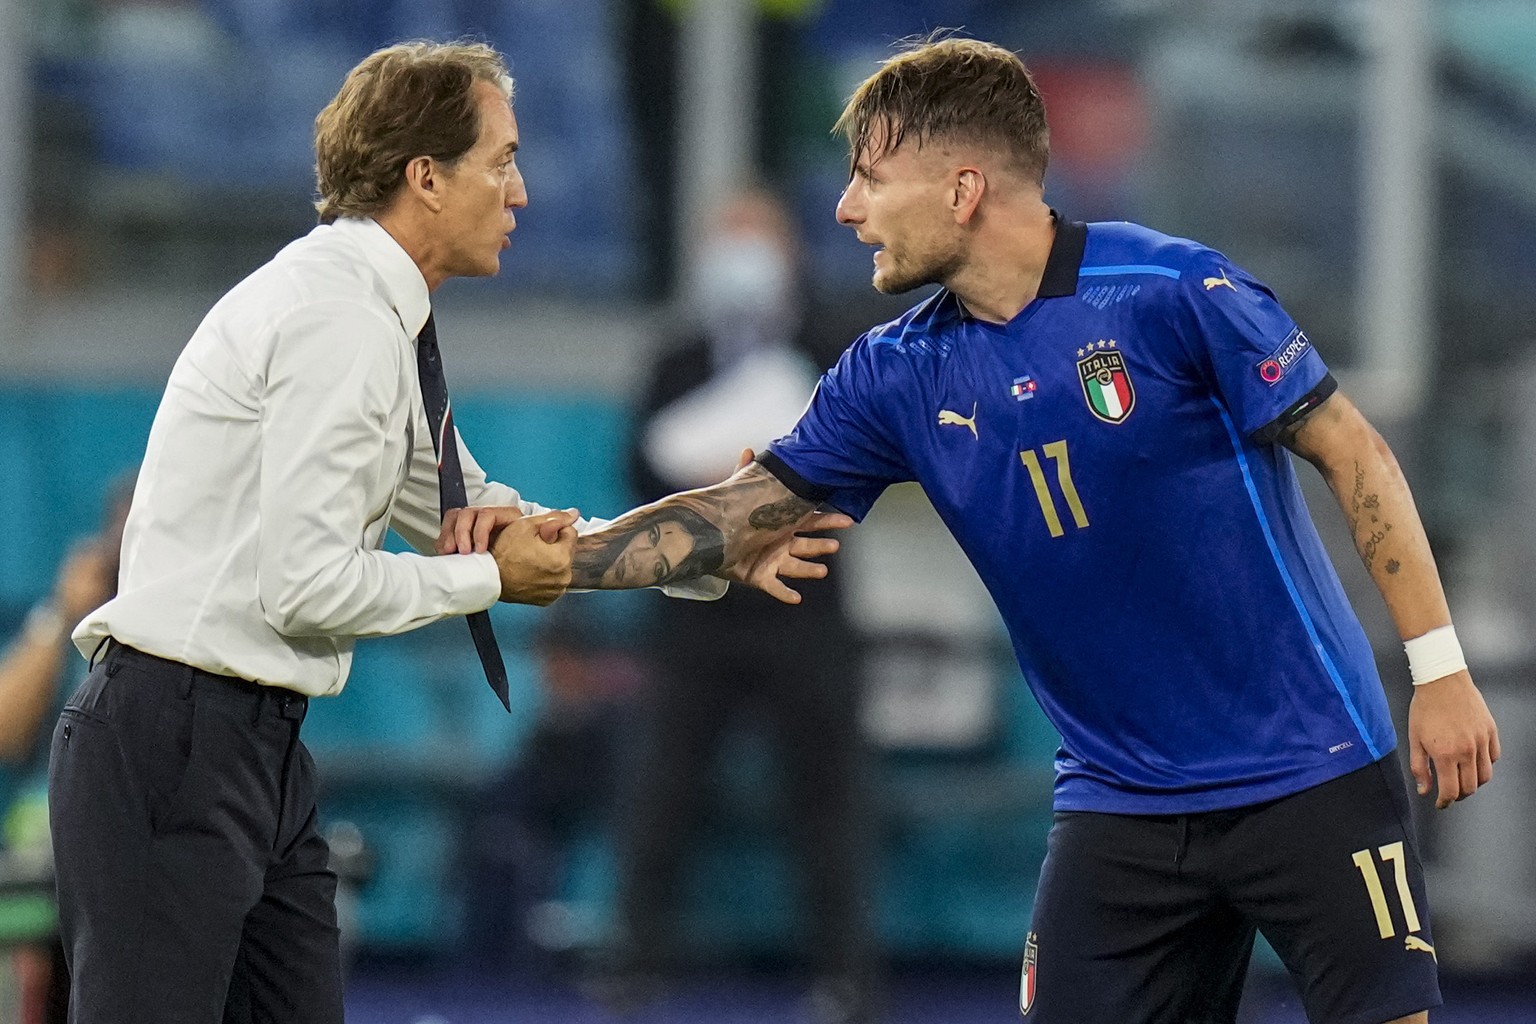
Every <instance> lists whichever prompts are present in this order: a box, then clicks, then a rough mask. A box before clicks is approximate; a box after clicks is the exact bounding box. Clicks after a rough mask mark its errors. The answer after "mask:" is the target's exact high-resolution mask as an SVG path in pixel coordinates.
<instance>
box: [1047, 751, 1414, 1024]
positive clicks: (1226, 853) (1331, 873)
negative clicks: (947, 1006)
mask: <svg viewBox="0 0 1536 1024" xmlns="http://www.w3.org/2000/svg"><path fill="white" fill-rule="evenodd" d="M1256 930H1257V931H1259V932H1262V933H1263V935H1264V937H1265V938H1266V939H1268V940H1269V943H1270V945H1271V946H1273V947H1274V948H1275V951H1276V952H1277V953H1279V955H1280V959H1281V960H1282V961H1283V962H1284V963H1285V966H1286V968H1287V969H1288V970H1289V971H1290V974H1291V976H1292V977H1293V978H1294V979H1295V981H1296V984H1297V987H1298V988H1299V989H1300V991H1301V997H1302V1004H1303V1005H1304V1006H1305V1007H1306V1011H1307V1019H1308V1020H1309V1021H1312V1022H1313V1024H1382V1022H1383V1021H1390V1020H1394V1019H1396V1018H1398V1017H1402V1016H1406V1015H1407V1014H1410V1013H1416V1012H1418V1011H1420V1010H1425V1009H1428V1008H1430V1007H1433V1006H1439V1005H1440V986H1439V981H1438V976H1437V970H1436V967H1437V964H1436V958H1435V952H1434V938H1433V937H1432V935H1431V933H1430V928H1429V908H1428V904H1427V902H1426V900H1425V896H1424V870H1423V865H1422V864H1421V863H1420V861H1419V851H1418V843H1417V840H1416V839H1415V837H1414V833H1413V827H1412V822H1411V818H1410V816H1409V806H1408V791H1407V786H1406V784H1405V783H1404V780H1403V775H1402V772H1401V770H1400V769H1399V767H1398V764H1397V759H1396V757H1395V756H1392V755H1388V756H1387V757H1385V758H1383V759H1382V760H1380V761H1377V762H1376V763H1375V764H1373V765H1368V766H1367V767H1365V768H1361V769H1359V770H1357V771H1354V772H1351V773H1350V774H1348V775H1345V776H1342V777H1340V778H1337V779H1334V780H1332V781H1330V782H1325V783H1323V784H1322V785H1320V786H1314V787H1313V788H1311V789H1308V790H1304V791H1303V792H1300V793H1296V794H1294V795H1292V796H1288V797H1283V798H1281V799H1279V800H1273V801H1270V802H1268V803H1263V804H1257V805H1254V806H1251V807H1243V808H1238V809H1236V810H1230V811H1211V812H1206V813H1202V814H1189V815H1147V816H1142V815H1126V814H1098V813H1084V812H1063V813H1059V814H1057V815H1056V821H1055V824H1054V825H1053V826H1052V828H1051V834H1050V841H1049V845H1048V849H1047V853H1046V858H1045V864H1044V866H1043V867H1042V868H1041V872H1040V887H1039V891H1038V893H1037V894H1036V898H1035V910H1034V920H1033V922H1032V924H1031V931H1030V934H1029V938H1028V941H1027V943H1026V947H1025V952H1024V972H1023V977H1022V979H1021V985H1020V994H1019V1008H1020V1010H1021V1011H1023V1013H1024V1016H1025V1020H1026V1021H1027V1022H1028V1024H1230V1022H1232V1021H1234V1020H1235V1019H1236V1016H1237V1006H1238V999H1239V997H1240V996H1241V994H1242V984H1243V977H1244V975H1245V973H1246V972H1247V967H1248V960H1249V956H1250V954H1251V953H1252V951H1253V938H1254V932H1255V931H1256Z"/></svg>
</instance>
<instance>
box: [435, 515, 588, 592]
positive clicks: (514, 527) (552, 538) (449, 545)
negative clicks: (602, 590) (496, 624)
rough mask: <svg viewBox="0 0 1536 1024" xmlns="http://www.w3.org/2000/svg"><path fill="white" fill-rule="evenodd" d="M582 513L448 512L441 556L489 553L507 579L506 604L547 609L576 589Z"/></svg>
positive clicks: (440, 536)
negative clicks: (574, 569) (575, 556)
mask: <svg viewBox="0 0 1536 1024" xmlns="http://www.w3.org/2000/svg"><path fill="white" fill-rule="evenodd" d="M579 515H580V513H579V512H577V511H576V509H573V508H568V509H563V510H554V511H549V512H542V513H540V514H539V515H536V516H526V515H523V510H522V509H520V508H518V507H517V506H516V505H491V506H482V507H480V508H452V509H449V510H448V511H447V512H445V513H443V529H442V532H441V533H439V534H438V537H437V553H438V554H440V555H451V554H461V555H467V554H471V553H481V552H489V553H490V555H491V557H492V558H494V559H496V571H497V572H498V573H499V574H500V576H501V600H503V601H510V602H513V603H515V604H533V605H539V606H541V607H542V606H544V605H547V604H551V603H553V602H554V601H555V600H556V599H557V598H558V597H560V595H562V594H564V593H565V591H566V589H567V588H568V587H570V585H571V556H572V555H573V554H574V553H575V551H576V520H577V518H578V517H579Z"/></svg>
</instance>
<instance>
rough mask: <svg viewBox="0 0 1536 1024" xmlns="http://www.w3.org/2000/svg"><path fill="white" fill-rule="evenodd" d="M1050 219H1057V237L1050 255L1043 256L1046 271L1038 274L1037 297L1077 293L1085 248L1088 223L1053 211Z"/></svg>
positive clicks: (1058, 296) (1049, 297) (1056, 297)
mask: <svg viewBox="0 0 1536 1024" xmlns="http://www.w3.org/2000/svg"><path fill="white" fill-rule="evenodd" d="M1051 220H1053V221H1055V222H1056V240H1055V241H1053V242H1052V243H1051V254H1050V255H1049V256H1047V257H1046V258H1045V272H1044V273H1042V274H1041V275H1040V290H1039V291H1038V292H1037V293H1036V297H1037V298H1042V299H1059V298H1061V297H1062V296H1064V295H1075V294H1077V276H1078V271H1079V270H1081V269H1082V266H1083V251H1084V250H1085V249H1087V247H1088V225H1087V224H1084V223H1082V222H1081V221H1075V220H1063V219H1062V217H1061V215H1060V214H1059V213H1057V212H1056V211H1055V210H1052V211H1051Z"/></svg>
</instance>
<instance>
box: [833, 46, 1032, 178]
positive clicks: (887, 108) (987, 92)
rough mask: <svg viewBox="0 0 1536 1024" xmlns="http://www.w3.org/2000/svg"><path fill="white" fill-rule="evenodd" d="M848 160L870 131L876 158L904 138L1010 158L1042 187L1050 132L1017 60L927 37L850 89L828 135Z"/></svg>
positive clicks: (865, 144) (995, 50)
mask: <svg viewBox="0 0 1536 1024" xmlns="http://www.w3.org/2000/svg"><path fill="white" fill-rule="evenodd" d="M834 130H836V131H840V132H842V133H843V134H844V135H845V136H847V138H848V143H849V145H850V147H851V148H852V155H853V159H855V160H857V159H858V158H859V156H860V154H863V153H865V150H867V149H868V148H869V146H870V144H871V142H872V141H873V136H874V134H875V133H876V132H882V133H884V134H883V135H882V136H881V138H880V140H879V141H880V143H881V146H880V151H879V152H877V153H868V154H866V155H868V156H870V157H879V156H882V155H884V154H886V153H890V152H892V151H894V150H895V149H896V147H898V146H899V145H901V143H902V140H903V139H906V138H911V139H913V140H914V141H915V142H916V143H917V145H919V146H923V145H926V144H928V143H929V142H941V143H942V142H966V143H974V144H977V145H981V146H985V147H987V148H988V149H992V150H995V151H996V152H998V153H1000V154H1002V155H1003V156H1006V157H1008V158H1009V159H1011V160H1012V161H1013V163H1014V165H1015V166H1016V168H1017V169H1018V170H1019V172H1020V173H1022V174H1024V175H1026V176H1028V177H1029V178H1030V179H1031V180H1033V181H1035V182H1036V183H1040V184H1043V183H1044V181H1045V167H1046V163H1047V162H1048V161H1049V159H1050V129H1049V128H1048V127H1047V126H1046V123H1045V104H1044V103H1043V102H1042V101H1041V99H1040V91H1039V90H1038V89H1036V88H1035V81H1034V79H1033V78H1031V77H1030V74H1029V70H1028V69H1027V68H1025V67H1024V62H1023V61H1022V60H1020V59H1019V57H1018V55H1017V54H1015V53H1013V52H1011V51H1009V50H1005V49H1004V48H1003V47H1001V46H998V45H996V44H994V43H985V42H982V41H981V40H979V39H962V38H958V37H949V38H932V37H930V38H927V39H922V40H915V41H911V42H908V43H906V44H905V45H904V47H903V49H902V50H901V51H900V52H898V53H896V54H895V55H894V56H892V57H890V58H888V59H887V60H886V61H885V62H884V63H883V64H881V65H880V69H879V70H878V71H876V72H875V73H874V74H873V75H870V76H869V77H868V78H866V79H865V80H864V81H863V82H862V83H860V85H859V87H858V88H857V89H855V90H854V93H853V95H852V96H851V97H850V98H849V100H848V105H847V106H846V107H844V108H843V113H842V116H841V117H839V118H838V119H837V125H836V128H835V129H834Z"/></svg>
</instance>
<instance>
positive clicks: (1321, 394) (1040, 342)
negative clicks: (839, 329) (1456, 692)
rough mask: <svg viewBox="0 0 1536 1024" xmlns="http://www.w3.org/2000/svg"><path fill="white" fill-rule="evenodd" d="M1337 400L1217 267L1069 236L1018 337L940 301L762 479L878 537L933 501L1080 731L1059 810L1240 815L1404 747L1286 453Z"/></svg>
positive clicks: (826, 386) (1189, 247)
mask: <svg viewBox="0 0 1536 1024" xmlns="http://www.w3.org/2000/svg"><path fill="white" fill-rule="evenodd" d="M1333 388H1334V384H1333V378H1332V377H1331V376H1330V375H1329V374H1328V370H1327V367H1325V366H1324V364H1323V361H1322V358H1321V357H1320V356H1319V355H1318V353H1317V352H1316V351H1315V350H1314V349H1313V348H1312V345H1311V342H1310V340H1309V339H1308V338H1307V336H1306V334H1304V333H1303V332H1302V331H1301V329H1300V328H1298V327H1297V326H1296V324H1295V323H1294V322H1293V321H1292V320H1291V318H1290V317H1289V316H1287V315H1286V313H1285V312H1284V310H1282V309H1281V308H1280V305H1279V303H1278V302H1276V300H1275V297H1274V295H1273V294H1272V293H1271V292H1270V291H1269V289H1268V288H1266V287H1265V286H1264V285H1262V284H1260V283H1259V282H1258V281H1256V280H1254V279H1253V278H1252V277H1250V276H1249V275H1247V274H1245V273H1244V272H1243V271H1242V270H1240V269H1239V268H1238V267H1236V266H1234V265H1233V264H1232V263H1230V262H1229V261H1228V260H1227V259H1226V258H1225V257H1223V256H1222V255H1221V254H1220V253H1218V252H1215V251H1213V250H1211V249H1209V248H1206V247H1204V246H1201V245H1198V244H1196V243H1194V242H1190V241H1187V240H1184V239H1179V238H1171V237H1168V236H1166V235H1162V234H1158V233H1157V232H1154V231H1151V230H1148V229H1147V228H1143V227H1140V226H1137V225H1134V224H1125V223H1102V224H1100V223H1095V224H1091V225H1083V224H1074V223H1069V222H1066V221H1058V224H1057V233H1056V240H1055V243H1054V245H1053V248H1052V251H1051V254H1050V258H1049V261H1048V263H1047V265H1046V268H1045V274H1044V278H1043V280H1042V282H1041V287H1040V292H1039V296H1038V297H1037V298H1036V299H1035V300H1034V301H1033V302H1031V303H1030V304H1029V305H1028V306H1026V307H1025V308H1024V309H1023V310H1022V311H1021V312H1020V313H1019V314H1018V316H1016V317H1014V318H1013V320H1012V321H1010V322H1009V323H1007V324H1003V325H998V324H990V323H985V322H982V321H979V320H976V319H975V318H973V317H970V316H968V315H966V313H965V311H964V310H963V308H961V306H960V304H959V302H958V301H957V300H956V298H955V297H954V296H953V295H952V294H950V293H949V292H947V291H940V292H939V293H937V294H936V295H934V296H933V297H932V298H930V299H928V300H927V301H925V302H923V303H921V304H920V305H918V306H916V307H915V308H913V309H912V310H911V311H909V312H908V313H907V314H906V315H904V316H903V317H901V318H900V319H899V320H896V321H894V322H892V323H889V324H886V325H885V326H883V327H878V328H876V329H874V330H872V331H870V332H869V333H868V334H866V335H864V336H863V337H861V338H860V339H859V340H858V341H857V342H855V343H854V344H853V346H852V347H851V348H849V349H848V351H847V352H845V353H844V354H843V356H842V358H841V359H840V360H839V361H838V364H837V366H836V367H835V368H833V369H832V370H831V371H830V372H828V373H827V374H826V376H825V377H823V378H822V381H821V384H820V386H819V387H818V389H817V392H816V396H815V398H814V399H813V400H812V402H811V405H810V407H809V408H808V409H807V410H806V412H805V414H804V416H803V417H802V418H801V420H800V422H799V424H798V425H797V426H796V427H795V429H794V430H793V431H792V432H791V433H790V434H788V435H787V436H785V437H783V438H781V439H779V440H778V441H776V442H775V443H774V444H773V445H772V446H770V448H769V450H768V451H767V452H766V453H765V454H764V455H763V457H762V461H763V463H764V465H765V466H767V467H768V469H769V470H770V471H772V472H774V473H775V474H776V475H777V476H778V477H779V479H780V480H781V481H783V482H784V483H785V484H786V485H787V486H788V487H789V488H790V489H791V490H793V491H795V492H796V493H798V494H800V495H801V496H802V497H806V498H810V499H813V500H818V501H825V502H827V503H829V504H831V505H833V506H835V507H837V508H839V509H842V510H843V511H845V512H847V513H849V514H850V515H852V516H854V517H855V518H862V517H863V515H864V514H865V513H866V512H868V511H869V508H870V506H871V505H872V504H873V503H874V501H875V499H876V498H877V497H878V496H879V495H880V493H881V491H883V490H884V489H885V488H886V487H887V486H888V485H890V484H893V483H898V482H902V481H908V480H916V481H918V482H919V483H921V484H922V486H923V488H924V490H925V491H926V492H927V494H928V497H929V499H930V500H931V501H932V502H933V505H934V508H935V509H937V510H938V513H939V515H940V516H941V517H942V518H943V520H944V522H945V523H946V524H947V525H948V527H949V529H950V530H951V531H952V532H953V533H954V535H955V537H956V539H957V540H958V541H959V542H960V546H961V547H962V548H963V549H964V550H965V553H966V554H967V555H968V556H969V558H970V560H971V563H972V564H973V565H974V566H975V567H976V570H977V572H978V573H979V574H980V576H981V578H982V580H983V582H984V583H985V584H986V586H987V589H988V590H989V591H990V592H991V594H992V598H993V600H994V601H996V602H997V606H998V609H999V610H1000V611H1001V612H1002V617H1003V621H1004V622H1005V623H1006V624H1007V627H1008V631H1009V634H1010V636H1011V638H1012V641H1013V647H1014V650H1015V652H1016V653H1017V655H1018V659H1019V665H1020V666H1021V668H1022V669H1023V673H1024V678H1025V680H1026V681H1027V682H1028V684H1029V686H1030V688H1031V689H1032V690H1033V691H1034V694H1035V697H1036V699H1037V700H1038V701H1039V702H1040V705H1041V707H1042V708H1043V709H1044V710H1045V713H1046V715H1047V716H1048V717H1049V718H1050V720H1051V722H1052V723H1053V724H1054V725H1055V727H1056V728H1057V730H1058V731H1059V732H1060V733H1061V737H1062V744H1061V749H1060V751H1059V753H1058V755H1057V759H1056V769H1057V783H1056V807H1057V808H1058V809H1060V810H1092V811H1109V812H1120V813H1141V814H1167V813H1185V812H1195V811H1203V810H1214V809H1219V808H1227V807H1239V806H1243V805H1246V804H1252V803H1257V802H1260V801H1263V800H1269V799H1272V798H1275V797H1279V796H1283V795H1286V794H1289V793H1294V792H1297V791H1299V790H1302V789H1305V788H1307V787H1310V786H1313V785H1316V784H1318V783H1321V782H1324V781H1327V780H1328V779H1331V778H1334V777H1336V776H1339V775H1343V774H1345V773H1346V772H1350V771H1353V770H1354V769H1356V768H1359V767H1362V766H1363V765H1366V764H1368V763H1370V762H1372V761H1375V760H1377V759H1378V758H1380V757H1381V756H1383V755H1384V754H1386V753H1387V752H1388V751H1390V750H1392V749H1393V747H1394V746H1395V744H1396V738H1395V736H1394V733H1393V730H1392V724H1391V720H1390V718H1389V715H1388V711H1387V705H1386V699H1385V695H1384V694H1383V692H1382V688H1381V683H1380V680H1379V679H1378V677H1377V675H1376V667H1375V663H1374V660H1373V658H1372V655H1371V650H1370V647H1369V645H1368V643H1367V642H1366V639H1365V635H1364V632H1363V631H1362V630H1361V628H1360V625H1359V622H1358V621H1357V619H1356V618H1355V615H1354V613H1353V611H1352V610H1351V609H1350V607H1349V605H1348V603H1347V602H1346V600H1345V597H1344V592H1343V589H1342V588H1341V587H1340V585H1339V581H1338V577H1337V576H1336V575H1335V573H1334V570H1333V566H1332V564H1331V563H1330V562H1329V560H1328V557H1327V555H1326V553H1325V552H1324V550H1323V547H1322V544H1321V543H1320V542H1319V540H1318V537H1317V533H1316V531H1315V529H1314V527H1313V525H1312V520H1311V518H1310V516H1309V515H1308V512H1307V509H1306V506H1305V504H1304V503H1303V500H1302V496H1301V492H1300V490H1299V489H1298V486H1297V482H1296V478H1295V475H1294V472H1293V469H1292V466H1291V460H1290V456H1289V454H1288V453H1287V452H1286V450H1285V449H1284V448H1283V447H1281V446H1279V445H1278V444H1275V443H1274V438H1275V437H1276V436H1277V435H1278V433H1279V428H1280V426H1282V425H1284V424H1285V423H1288V422H1290V421H1291V420H1292V419H1293V418H1295V417H1298V416H1299V415H1301V414H1302V413H1304V412H1305V411H1306V410H1308V409H1310V408H1311V407H1313V406H1315V405H1316V404H1317V403H1318V402H1320V401H1322V400H1324V399H1326V398H1327V397H1328V395H1329V394H1331V393H1332V391H1333Z"/></svg>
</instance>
